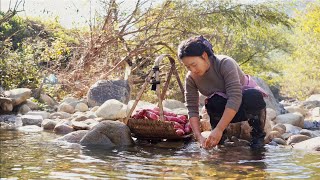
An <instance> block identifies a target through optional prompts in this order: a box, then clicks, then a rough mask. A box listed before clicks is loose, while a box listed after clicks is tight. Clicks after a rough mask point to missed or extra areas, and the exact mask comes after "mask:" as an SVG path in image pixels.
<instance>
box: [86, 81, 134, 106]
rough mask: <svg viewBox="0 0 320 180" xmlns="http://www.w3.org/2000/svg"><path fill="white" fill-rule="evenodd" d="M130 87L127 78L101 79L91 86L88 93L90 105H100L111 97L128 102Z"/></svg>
mask: <svg viewBox="0 0 320 180" xmlns="http://www.w3.org/2000/svg"><path fill="white" fill-rule="evenodd" d="M129 96H130V87H129V84H128V81H126V80H115V81H112V80H100V81H97V82H96V83H95V84H94V85H93V86H91V87H90V89H89V91H88V93H87V100H88V105H89V107H94V106H100V105H102V104H103V103H104V102H105V101H107V100H109V99H116V100H118V101H120V102H122V103H125V104H127V103H128V101H129V98H130V97H129Z"/></svg>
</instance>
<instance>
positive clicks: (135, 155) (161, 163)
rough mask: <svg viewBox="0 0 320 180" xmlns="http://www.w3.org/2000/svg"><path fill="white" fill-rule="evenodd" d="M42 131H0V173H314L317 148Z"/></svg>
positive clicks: (105, 175)
mask: <svg viewBox="0 0 320 180" xmlns="http://www.w3.org/2000/svg"><path fill="white" fill-rule="evenodd" d="M57 137H58V136H56V135H54V134H51V133H47V132H36V133H31V132H18V131H0V143H1V147H0V148H1V149H0V150H1V164H0V166H1V174H0V175H1V176H0V178H8V177H12V178H14V177H16V178H19V179H109V178H111V179H112V178H116V179H150V178H161V179H162V178H168V179H212V178H236V179H238V178H239V179H240V178H256V179H260V178H262V179H265V178H267V179H268V178H271V179H272V178H296V179H300V178H317V177H320V170H319V167H320V164H319V162H320V159H319V157H320V156H319V154H310V153H302V152H300V151H293V150H290V149H282V148H275V147H273V146H270V147H267V148H266V150H265V151H252V150H250V149H249V148H248V147H221V148H219V149H213V150H209V151H208V150H204V149H201V148H199V146H198V144H197V143H195V142H188V143H184V142H169V143H162V144H159V143H158V144H152V143H146V142H139V143H138V145H136V146H132V147H122V148H112V149H110V148H106V147H103V146H94V147H85V148H84V147H80V146H79V145H77V144H64V143H61V144H59V143H54V142H52V141H51V140H53V139H55V138H57Z"/></svg>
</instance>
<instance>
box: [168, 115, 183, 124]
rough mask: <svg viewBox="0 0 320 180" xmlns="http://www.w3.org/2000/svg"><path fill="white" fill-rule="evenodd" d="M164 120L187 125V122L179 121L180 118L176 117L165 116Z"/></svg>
mask: <svg viewBox="0 0 320 180" xmlns="http://www.w3.org/2000/svg"><path fill="white" fill-rule="evenodd" d="M164 119H165V120H166V121H172V122H177V123H180V124H185V123H186V122H185V121H183V120H181V119H179V118H178V117H174V116H164Z"/></svg>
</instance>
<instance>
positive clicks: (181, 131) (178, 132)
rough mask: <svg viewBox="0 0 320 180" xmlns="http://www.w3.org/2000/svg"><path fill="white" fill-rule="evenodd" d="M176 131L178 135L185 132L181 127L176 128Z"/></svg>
mask: <svg viewBox="0 0 320 180" xmlns="http://www.w3.org/2000/svg"><path fill="white" fill-rule="evenodd" d="M176 133H177V135H178V136H183V135H184V134H185V132H184V131H183V129H177V130H176Z"/></svg>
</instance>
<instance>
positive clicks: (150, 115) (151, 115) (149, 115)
mask: <svg viewBox="0 0 320 180" xmlns="http://www.w3.org/2000/svg"><path fill="white" fill-rule="evenodd" d="M145 116H146V117H147V118H148V119H150V120H154V121H155V120H158V119H159V116H158V115H156V114H155V113H153V112H151V111H146V115H145Z"/></svg>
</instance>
